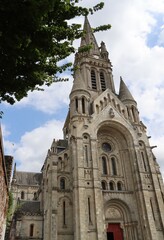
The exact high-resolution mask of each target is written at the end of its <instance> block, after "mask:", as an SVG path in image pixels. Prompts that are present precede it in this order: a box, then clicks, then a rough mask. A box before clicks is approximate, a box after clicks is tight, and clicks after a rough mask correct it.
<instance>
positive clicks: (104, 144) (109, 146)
mask: <svg viewBox="0 0 164 240" xmlns="http://www.w3.org/2000/svg"><path fill="white" fill-rule="evenodd" d="M102 149H103V150H104V151H105V152H110V151H111V150H112V147H111V145H110V144H109V143H107V142H104V143H103V144H102Z"/></svg>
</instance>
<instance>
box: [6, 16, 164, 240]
mask: <svg viewBox="0 0 164 240" xmlns="http://www.w3.org/2000/svg"><path fill="white" fill-rule="evenodd" d="M84 31H85V32H86V34H85V36H84V37H82V39H81V45H80V47H79V51H78V52H77V53H76V55H75V63H74V64H75V69H76V70H75V73H74V82H73V87H72V91H71V93H70V109H69V112H68V115H67V118H66V121H65V124H64V128H63V132H64V139H63V140H58V141H55V140H54V141H53V143H52V146H51V148H50V150H49V151H48V154H47V157H46V159H45V162H44V164H43V167H42V171H41V172H42V173H41V179H40V180H39V183H38V184H36V187H37V188H36V189H35V190H34V188H32V185H31V187H30V184H28V183H27V182H26V185H27V186H25V184H23V183H22V182H21V181H20V182H19V184H17V183H18V180H14V181H13V183H12V188H13V189H17V190H16V191H15V192H14V191H13V194H14V196H15V201H18V195H16V192H17V194H18V193H19V202H21V201H22V199H20V194H21V191H23V190H22V188H24V189H25V190H24V191H25V194H26V191H27V187H28V186H29V188H30V189H31V191H34V192H35V193H36V195H35V198H34V199H25V200H24V203H23V202H22V204H21V205H20V207H19V208H18V210H17V211H16V212H18V214H17V217H15V220H13V227H12V231H13V230H14V229H15V232H14V231H13V232H14V234H13V235H12V234H11V236H12V237H11V238H10V239H44V240H53V239H55V240H164V186H163V181H162V176H161V173H160V170H159V166H158V163H157V162H156V158H155V156H154V155H153V152H152V147H151V146H150V143H149V137H148V136H147V134H146V127H145V125H144V124H143V123H142V122H141V120H140V117H139V112H138V108H137V103H136V101H135V99H134V98H133V96H132V94H131V93H130V91H129V90H128V88H127V86H126V84H125V83H124V81H123V79H122V78H121V79H120V89H119V93H118V94H117V93H116V92H115V86H114V81H113V76H112V64H111V62H110V60H109V58H108V52H107V50H106V46H105V43H104V42H101V46H100V47H99V46H98V44H97V42H96V39H95V37H94V35H93V33H92V30H91V27H90V24H89V22H88V20H87V18H86V19H85V23H84ZM88 44H89V45H92V48H91V49H90V50H89V51H88V52H85V51H81V50H82V48H83V47H85V46H86V45H88ZM17 174H18V172H17V171H15V176H16V175H17ZM22 174H23V173H22ZM15 179H18V177H15ZM16 185H17V188H15V186H16ZM33 187H34V186H33ZM16 196H17V197H16ZM30 204H31V205H30ZM27 205H28V207H27ZM34 205H35V207H34ZM32 209H33V210H32ZM35 210H36V211H35ZM27 223H28V224H27ZM22 229H24V232H23V230H22Z"/></svg>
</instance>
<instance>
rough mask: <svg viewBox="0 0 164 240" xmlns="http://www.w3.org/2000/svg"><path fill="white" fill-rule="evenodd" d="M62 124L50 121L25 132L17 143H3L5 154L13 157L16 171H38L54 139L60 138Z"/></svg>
mask: <svg viewBox="0 0 164 240" xmlns="http://www.w3.org/2000/svg"><path fill="white" fill-rule="evenodd" d="M62 127H63V122H61V121H56V120H52V121H49V122H46V123H45V124H44V125H43V126H40V127H38V128H36V129H34V130H32V131H31V132H26V133H25V134H24V135H23V136H22V137H21V139H20V142H19V143H11V142H9V141H4V144H5V152H7V153H8V154H9V155H10V154H11V155H13V156H14V159H15V161H16V162H17V169H19V170H21V171H33V172H36V171H40V170H41V167H42V165H43V163H44V159H45V157H46V154H47V151H48V149H49V148H50V146H51V143H52V141H53V139H54V137H55V138H56V140H57V139H60V138H62Z"/></svg>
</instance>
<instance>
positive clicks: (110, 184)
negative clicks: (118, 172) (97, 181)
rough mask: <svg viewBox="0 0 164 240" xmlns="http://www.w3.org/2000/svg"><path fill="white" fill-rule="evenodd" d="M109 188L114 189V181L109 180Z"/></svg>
mask: <svg viewBox="0 0 164 240" xmlns="http://www.w3.org/2000/svg"><path fill="white" fill-rule="evenodd" d="M109 189H110V190H114V183H113V182H109Z"/></svg>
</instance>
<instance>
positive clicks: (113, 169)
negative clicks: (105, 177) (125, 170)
mask: <svg viewBox="0 0 164 240" xmlns="http://www.w3.org/2000/svg"><path fill="white" fill-rule="evenodd" d="M111 164H112V174H113V175H117V168H116V159H115V158H114V157H112V158H111Z"/></svg>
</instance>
